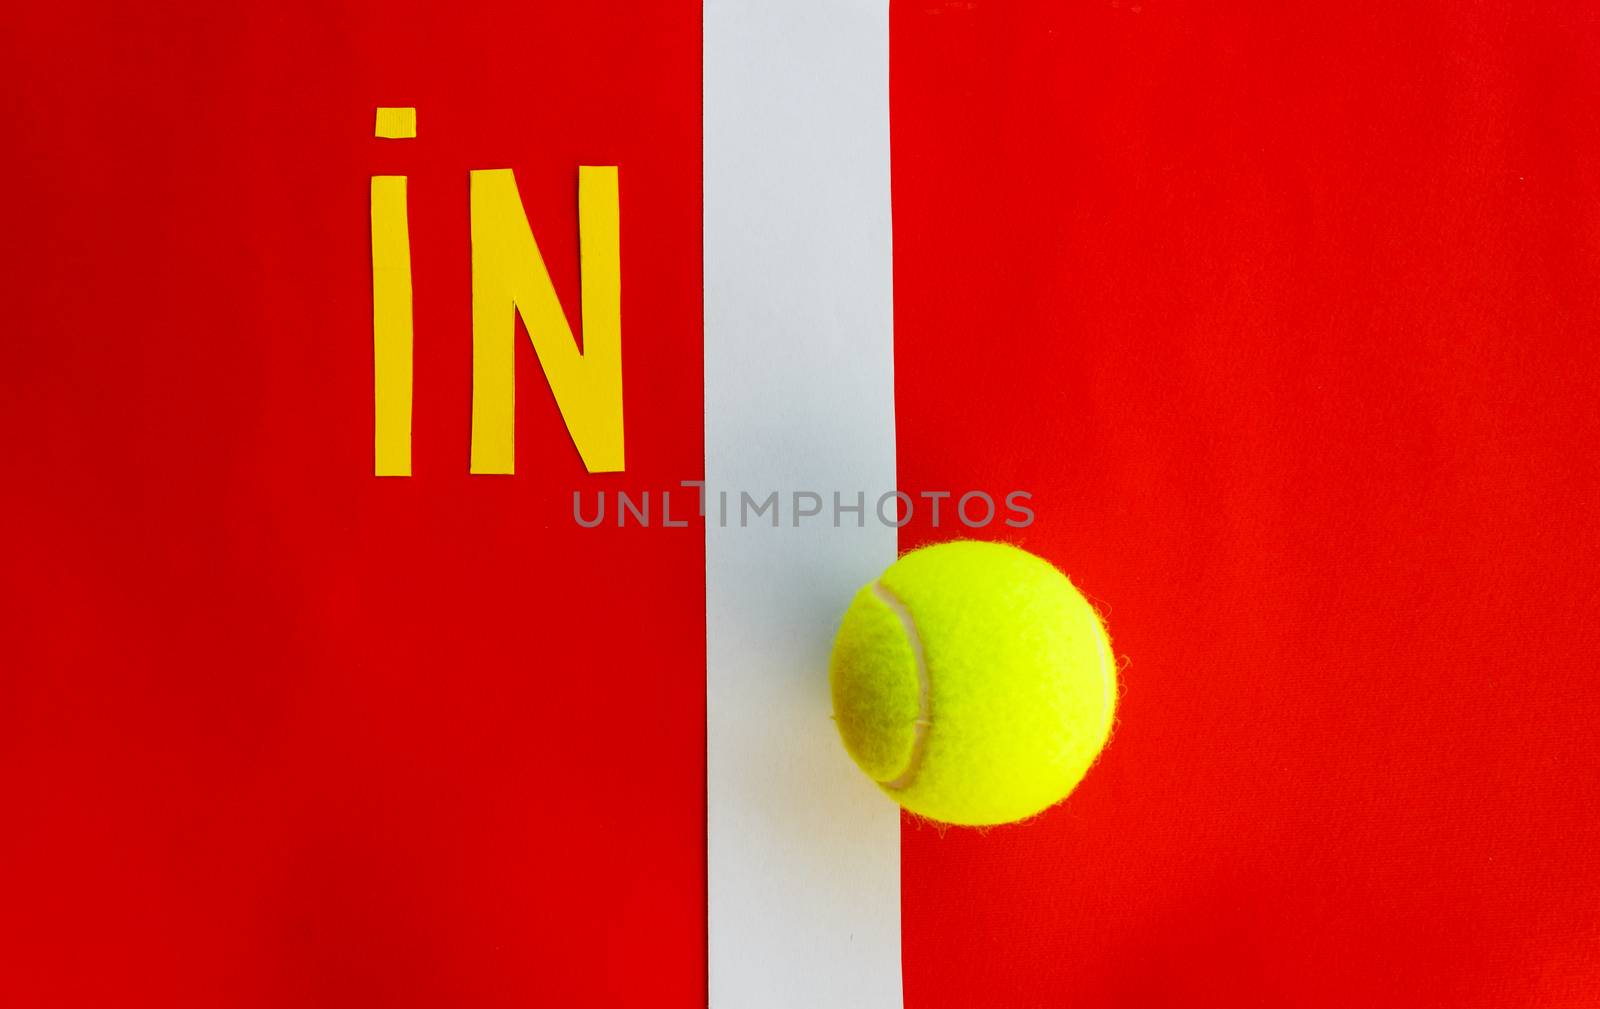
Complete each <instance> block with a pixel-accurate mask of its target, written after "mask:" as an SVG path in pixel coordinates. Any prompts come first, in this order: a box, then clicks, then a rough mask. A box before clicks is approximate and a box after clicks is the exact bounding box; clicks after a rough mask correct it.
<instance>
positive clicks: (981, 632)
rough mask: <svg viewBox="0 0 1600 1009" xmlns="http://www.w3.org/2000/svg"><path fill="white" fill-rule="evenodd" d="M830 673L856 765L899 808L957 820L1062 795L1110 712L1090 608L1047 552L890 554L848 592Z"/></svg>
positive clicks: (1021, 809)
mask: <svg viewBox="0 0 1600 1009" xmlns="http://www.w3.org/2000/svg"><path fill="white" fill-rule="evenodd" d="M896 603H898V609H899V610H900V612H897V607H896V605H895V604H896ZM906 619H909V621H910V625H911V626H910V627H909V628H908V627H907V625H906ZM919 648H920V651H921V658H922V661H923V663H924V668H922V669H920V670H919V667H918V656H917V650H918V649H919ZM830 679H831V682H832V688H833V700H834V714H835V719H836V721H837V723H838V726H839V732H840V735H841V736H842V737H843V738H844V742H845V747H846V749H847V750H848V751H849V752H850V755H851V756H852V757H853V758H854V759H855V760H856V762H857V764H859V765H860V766H861V768H862V769H863V770H864V771H866V772H867V773H868V774H869V775H871V776H872V778H873V779H874V780H875V781H877V782H878V783H879V786H880V787H881V788H883V789H884V791H885V792H887V793H888V794H889V795H891V796H892V797H893V798H894V799H895V801H897V802H899V803H900V804H901V805H902V806H904V807H905V808H906V809H908V810H911V811H912V812H914V813H917V814H919V815H921V816H925V817H928V818H929V819H932V820H937V821H940V822H943V823H953V824H964V825H971V826H983V825H990V824H998V823H1008V822H1011V821H1014V820H1020V819H1025V818H1027V817H1029V816H1032V815H1033V814H1035V813H1038V812H1040V811H1041V810H1044V809H1046V808H1048V807H1049V806H1051V805H1053V804H1055V803H1057V802H1059V801H1060V800H1061V799H1063V798H1065V797H1066V796H1067V794H1068V793H1070V792H1071V791H1072V789H1073V788H1074V787H1075V786H1076V785H1077V783H1078V782H1079V781H1080V780H1082V778H1083V776H1084V774H1085V773H1086V772H1087V771H1088V769H1089V767H1090V765H1091V764H1093V763H1094V760H1095V758H1096V757H1097V756H1098V755H1099V753H1100V750H1101V748H1102V747H1103V746H1104V745H1105V741H1106V739H1107V737H1108V736H1109V735H1110V732H1111V725H1112V718H1113V715H1114V711H1115V706H1116V666H1115V663H1114V662H1113V660H1112V655H1111V647H1110V641H1109V639H1108V638H1107V636H1106V632H1105V629H1104V627H1103V626H1102V625H1101V623H1100V619H1099V617H1098V616H1097V615H1096V613H1095V611H1094V608H1093V607H1092V606H1090V605H1089V603H1088V601H1087V600H1085V599H1084V597H1083V595H1082V594H1081V593H1079V592H1078V590H1077V589H1075V588H1074V587H1073V586H1072V583H1071V582H1070V581H1068V579H1067V577H1066V576H1065V575H1063V574H1062V573H1061V572H1060V571H1058V570H1056V569H1055V568H1054V567H1052V566H1051V565H1050V564H1049V563H1048V562H1047V561H1044V560H1042V559H1041V558H1038V557H1035V556H1033V555H1032V554H1029V553H1027V552H1026V551H1023V550H1020V549H1018V548H1016V547H1011V546H1006V545H1004V544H996V543H980V542H974V541H956V542H951V543H942V544H938V545H936V546H932V547H927V548H924V549H922V550H917V551H914V552H912V553H909V554H906V555H905V556H904V557H901V558H900V559H899V560H898V561H896V562H895V563H894V564H893V565H892V566H890V568H889V569H888V570H887V571H885V572H884V574H883V576H882V577H881V578H880V579H879V580H878V582H877V583H875V584H874V585H870V586H867V587H866V588H864V589H862V590H861V592H860V593H858V594H857V595H856V598H855V601H854V602H853V603H852V604H851V607H850V610H849V612H847V613H846V615H845V618H844V620H843V622H842V625H841V627H840V632H839V636H838V639H837V640H836V642H835V646H834V653H833V659H832V662H831V667H830ZM924 686H925V688H926V689H925V696H924V691H923V688H924ZM919 721H922V722H923V723H924V724H923V726H922V737H923V738H921V739H920V740H918V739H917V735H918V732H917V729H918V722H919Z"/></svg>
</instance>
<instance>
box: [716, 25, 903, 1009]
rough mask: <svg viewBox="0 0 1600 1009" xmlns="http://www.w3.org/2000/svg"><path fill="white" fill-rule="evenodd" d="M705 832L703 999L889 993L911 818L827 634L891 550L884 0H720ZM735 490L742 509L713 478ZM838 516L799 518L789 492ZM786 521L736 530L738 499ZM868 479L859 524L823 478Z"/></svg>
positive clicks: (738, 1003)
mask: <svg viewBox="0 0 1600 1009" xmlns="http://www.w3.org/2000/svg"><path fill="white" fill-rule="evenodd" d="M704 46H705V49H704V68H705V69H704V73H705V77H704V109H705V136H704V143H705V148H704V158H705V165H704V167H705V187H704V199H705V221H704V224H705V232H704V242H705V409H706V416H705V438H706V494H707V504H708V507H707V516H706V790H707V803H706V805H707V809H706V849H707V877H708V885H707V889H708V893H707V902H708V913H709V923H708V927H709V949H708V964H709V970H710V1002H711V1006H712V1009H787V1007H795V1009H855V1007H860V1009H889V1007H898V1006H900V1005H901V1004H902V998H901V988H900V821H899V815H898V812H897V808H896V807H895V805H894V804H893V803H892V802H890V801H889V800H888V799H887V798H886V797H884V796H883V795H882V794H880V793H879V792H878V791H877V789H875V788H874V787H873V785H872V784H871V782H869V781H868V780H867V777H866V776H865V775H863V774H862V773H861V772H860V771H858V770H856V768H855V767H854V766H853V765H852V764H851V763H850V761H849V758H848V757H847V756H846V755H845V752H844V748H843V747H842V746H841V745H840V743H839V740H838V736H837V733H836V732H835V730H834V727H833V723H832V721H831V720H830V717H829V715H830V705H829V699H828V686H827V660H828V648H829V646H830V644H831V643H832V636H833V632H834V630H835V629H836V627H837V624H838V620H839V617H840V615H841V614H842V613H843V611H844V608H845V606H846V605H848V603H849V601H850V598H851V596H852V594H853V593H854V592H855V590H856V589H857V588H859V587H860V586H861V585H864V584H866V583H868V582H870V581H872V580H873V579H874V578H876V577H877V575H878V574H879V573H880V572H881V571H882V570H883V569H884V568H885V567H887V566H888V565H889V564H890V563H891V562H893V560H894V558H895V553H896V549H897V542H898V538H897V535H896V532H895V530H894V529H893V528H891V527H888V526H885V525H882V524H881V523H879V522H877V521H876V520H875V519H874V518H873V516H872V514H871V509H872V507H873V502H874V501H875V500H876V498H877V495H878V494H881V493H883V492H885V491H889V490H892V489H893V488H894V486H895V440H894V338H893V326H894V317H893V290H892V271H891V236H890V214H889V12H888V3H887V0H761V2H752V0H706V2H705V5H704ZM723 490H726V491H729V492H731V493H732V494H733V501H732V505H733V508H732V510H731V511H730V524H729V525H728V526H726V527H724V526H722V525H721V524H720V522H719V512H720V509H719V507H718V499H717V493H718V492H719V491H723ZM796 490H800V491H814V492H817V493H820V494H822V495H823V497H824V500H825V501H826V505H825V510H824V514H823V515H822V516H819V517H817V518H813V519H810V520H807V521H806V522H805V523H804V524H802V526H801V527H800V528H794V527H793V526H792V525H791V524H790V501H789V499H788V494H789V493H791V492H793V491H796ZM740 491H749V492H751V493H752V494H753V495H754V496H755V497H756V498H758V499H759V498H761V497H764V496H765V495H766V494H767V493H769V492H771V491H779V492H780V502H781V504H782V508H783V514H782V525H781V527H780V528H777V529H774V528H772V527H771V526H770V525H767V524H766V522H767V521H768V520H767V519H765V518H763V519H762V520H760V524H752V526H751V527H749V528H740V527H739V519H738V514H737V512H738V493H739V492H740ZM834 491H839V492H841V493H843V494H844V495H845V501H846V502H847V503H853V499H854V494H855V492H857V491H864V492H866V495H867V508H868V514H867V516H866V523H865V525H864V526H862V527H858V526H856V525H855V524H854V521H855V519H854V516H848V515H847V516H845V525H844V526H843V527H842V528H833V525H832V521H831V519H832V497H831V495H832V493H833V492H834Z"/></svg>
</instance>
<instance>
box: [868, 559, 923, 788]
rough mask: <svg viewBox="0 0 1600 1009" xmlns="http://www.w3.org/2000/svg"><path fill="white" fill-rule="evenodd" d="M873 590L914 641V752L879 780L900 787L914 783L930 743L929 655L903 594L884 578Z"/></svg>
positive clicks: (907, 640) (912, 749) (909, 640)
mask: <svg viewBox="0 0 1600 1009" xmlns="http://www.w3.org/2000/svg"><path fill="white" fill-rule="evenodd" d="M872 592H873V594H874V595H876V596H877V597H878V598H879V599H881V600H883V603H884V605H885V606H887V607H889V609H891V610H893V611H894V615H895V616H897V617H899V618H900V627H901V629H902V630H904V631H905V632H906V642H907V643H908V644H910V645H911V654H912V656H913V657H914V658H915V659H916V663H917V720H916V723H915V734H914V735H913V736H912V739H911V755H910V756H909V757H908V758H906V766H905V767H903V768H901V769H900V773H899V774H897V775H895V776H894V777H893V778H890V779H888V780H887V781H885V780H883V779H882V778H879V779H878V784H880V785H882V786H883V787H884V788H892V789H894V790H896V791H900V790H903V789H906V788H909V787H911V782H912V781H913V780H915V778H916V776H917V770H918V769H919V768H921V767H922V751H923V749H924V748H925V747H926V746H927V744H928V729H929V728H931V727H932V724H933V723H932V722H931V721H930V720H929V718H928V714H929V712H928V659H927V656H926V655H924V654H923V651H922V635H920V634H918V633H917V622H916V621H915V620H914V619H912V617H911V611H910V610H908V609H906V605H905V603H903V602H901V601H900V597H899V596H897V595H895V594H894V593H893V592H891V591H890V590H889V587H888V586H887V585H885V584H883V582H881V581H879V582H873V583H872Z"/></svg>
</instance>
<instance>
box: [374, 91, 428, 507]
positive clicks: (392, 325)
mask: <svg viewBox="0 0 1600 1009" xmlns="http://www.w3.org/2000/svg"><path fill="white" fill-rule="evenodd" d="M373 133H374V135H376V136H379V137H386V138H389V139H391V140H408V139H411V138H413V137H415V136H416V135H417V110H416V109H414V108H412V109H406V108H380V109H379V110H378V120H377V125H376V127H375V128H374V130H373ZM372 391H373V399H372V419H373V426H372V471H373V473H374V475H376V476H410V475H411V234H410V227H409V224H408V222H407V219H406V177H405V176H404V175H374V176H373V177H372Z"/></svg>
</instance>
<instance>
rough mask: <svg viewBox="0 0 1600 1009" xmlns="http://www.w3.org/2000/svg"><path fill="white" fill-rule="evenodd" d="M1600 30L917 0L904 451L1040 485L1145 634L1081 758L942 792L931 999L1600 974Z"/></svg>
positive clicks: (1477, 994)
mask: <svg viewBox="0 0 1600 1009" xmlns="http://www.w3.org/2000/svg"><path fill="white" fill-rule="evenodd" d="M1597 42H1600V36H1597V27H1596V22H1595V16H1594V11H1593V8H1592V7H1591V6H1588V5H1579V4H1548V3H1540V4H1533V5H1528V4H1513V3H1476V4H1461V3H1398V4H1397V3H1384V4H1368V3H1357V4H1316V5H1304V4H1289V5H1275V4H1241V3H1221V4H1218V3H1169V2H1163V0H1131V2H1130V0H1120V2H1103V3H1098V4H1076V3H1074V4H1062V3H1055V2H1050V0H1037V2H1031V3H1021V2H1016V3H998V2H996V3H943V4H937V5H930V4H916V5H912V4H901V5H898V6H896V7H895V8H894V14H893V38H892V46H891V53H892V56H891V60H892V75H893V83H892V89H893V138H894V199H895V284H896V294H895V312H896V359H895V366H896V369H897V375H896V395H897V397H898V410H899V460H900V483H901V486H902V487H903V488H905V489H907V490H918V489H964V488H968V487H977V488H979V489H983V490H988V491H990V492H992V493H996V494H998V493H1001V492H1003V491H1005V490H1008V489H1012V488H1023V489H1027V490H1030V491H1032V492H1033V493H1034V495H1035V498H1036V505H1037V509H1038V521H1037V523H1036V524H1035V525H1034V526H1033V527H1032V528H1031V529H1029V530H1026V531H1025V534H1024V535H1022V536H1021V537H1019V538H1020V540H1021V542H1023V543H1024V544H1025V545H1027V546H1028V547H1030V548H1032V549H1034V550H1036V551H1038V552H1040V553H1043V554H1044V555H1046V556H1048V557H1050V558H1051V559H1052V560H1054V561H1056V562H1057V563H1058V564H1060V565H1061V566H1063V567H1064V568H1065V569H1066V570H1067V571H1068V572H1069V573H1070V574H1071V575H1072V576H1073V577H1074V578H1075V579H1076V580H1077V581H1078V582H1079V584H1080V585H1081V586H1083V587H1084V588H1085V589H1086V590H1087V591H1088V592H1089V593H1090V594H1091V595H1092V596H1094V597H1096V598H1097V599H1099V600H1100V601H1101V602H1102V603H1103V604H1104V606H1105V609H1106V614H1107V616H1108V617H1109V626H1110V629H1111V634H1112V638H1113V641H1114V643H1115V646H1116V651H1117V652H1118V654H1119V655H1120V656H1122V658H1123V661H1124V662H1125V664H1126V668H1125V670H1124V683H1125V692H1124V696H1123V702H1122V708H1121V712H1120V725H1119V728H1118V730H1117V733H1116V736H1115V738H1114V740H1113V742H1112V744H1111V747H1110V749H1109V750H1108V751H1107V753H1106V756H1105V757H1104V759H1103V760H1102V762H1101V764H1100V765H1099V766H1098V767H1096V768H1095V769H1094V770H1093V771H1092V772H1091V773H1090V776H1089V778H1088V779H1087V781H1086V783H1085V784H1084V785H1083V786H1082V787H1081V788H1080V789H1079V791H1078V792H1077V793H1076V794H1075V795H1074V796H1073V798H1072V799H1071V800H1070V801H1069V802H1068V803H1067V804H1066V805H1064V806H1062V807H1059V808H1057V809H1055V810H1053V811H1051V812H1049V813H1047V814H1046V815H1044V816H1043V817H1041V818H1040V819H1039V820H1037V821H1036V822H1034V823H1032V824H1031V825H1029V826H1026V827H1021V828H1009V829H999V830H994V831H992V832H990V833H988V834H979V833H975V832H969V831H951V832H949V833H947V834H943V835H941V834H940V833H938V832H937V831H935V830H932V829H929V828H926V827H918V826H915V825H912V824H909V823H908V824H907V825H906V827H905V830H904V855H905V868H904V908H905V968H906V993H907V1004H908V1005H911V1006H916V1007H919V1009H923V1007H944V1006H949V1007H952V1009H955V1007H961V1009H969V1007H973V1006H994V1007H1002V1006H1003V1007H1030V1009H1033V1007H1039V1006H1066V1005H1074V1006H1129V1007H1155V1006H1183V1007H1196V1006H1219V1007H1222V1006H1227V1007H1236V1006H1290V1005H1293V1006H1358V1005H1359V1006H1407V1007H1420V1006H1441V1007H1442V1006H1451V1007H1462V1006H1593V1005H1596V1004H1597V1003H1600V815H1597V812H1596V811H1597V808H1600V805H1597V804H1600V750H1597V747H1596V743H1595V726H1596V725H1597V724H1600V639H1597V634H1596V629H1595V607H1596V603H1597V601H1600V595H1597V589H1596V586H1597V584H1600V582H1597V576H1596V573H1595V572H1596V568H1597V566H1600V533H1597V532H1596V520H1595V514H1596V510H1597V507H1600V468H1597V466H1596V444H1597V440H1600V345H1597V342H1596V339H1595V334H1596V332H1597V328H1600V326H1597V324H1600V299H1597V296H1596V292H1597V290H1600V285H1597V278H1600V209H1597V208H1600V45H1597ZM948 532H949V530H948V529H945V530H940V531H938V532H935V531H934V530H932V529H930V528H929V527H928V526H927V525H926V524H925V523H918V524H916V525H914V526H912V527H909V528H908V529H907V530H906V532H905V533H904V534H903V538H902V545H904V546H912V545H916V544H919V543H922V542H925V541H928V540H930V539H934V538H937V537H939V536H942V535H947V534H948Z"/></svg>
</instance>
